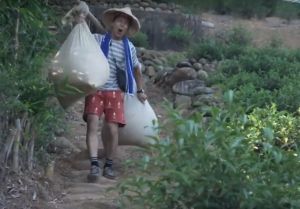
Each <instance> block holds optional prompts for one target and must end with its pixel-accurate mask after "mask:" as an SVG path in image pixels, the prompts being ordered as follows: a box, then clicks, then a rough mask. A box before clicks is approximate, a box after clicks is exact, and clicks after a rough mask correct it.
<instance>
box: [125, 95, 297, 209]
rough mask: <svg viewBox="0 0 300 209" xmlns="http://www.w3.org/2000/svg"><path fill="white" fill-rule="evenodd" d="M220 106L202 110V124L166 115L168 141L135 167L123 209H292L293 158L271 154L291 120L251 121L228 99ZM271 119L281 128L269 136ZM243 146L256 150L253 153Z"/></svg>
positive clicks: (294, 186) (294, 188) (294, 201)
mask: <svg viewBox="0 0 300 209" xmlns="http://www.w3.org/2000/svg"><path fill="white" fill-rule="evenodd" d="M225 98H226V101H227V102H226V103H225V104H226V105H225V107H224V109H223V110H221V109H218V108H208V109H207V111H209V112H210V115H211V117H210V118H209V119H208V120H204V119H205V118H204V116H203V115H204V114H203V113H200V112H198V113H196V114H193V115H192V116H191V117H189V118H183V117H182V116H181V115H180V114H179V113H178V112H177V111H175V110H172V109H169V111H170V112H169V113H170V115H169V121H168V122H167V123H166V125H167V127H168V135H167V136H166V137H164V138H160V139H157V144H155V145H153V147H151V148H150V150H149V154H147V155H145V156H144V158H142V159H140V160H139V161H138V162H137V163H136V164H134V165H135V170H136V176H132V177H131V178H129V179H127V180H126V181H124V182H122V183H120V185H119V189H120V193H121V197H122V198H124V200H125V201H124V204H125V205H124V206H123V207H122V208H126V200H127V202H130V205H129V206H128V205H127V206H128V207H127V208H132V205H137V208H141V207H143V208H146V209H152V208H153V209H154V208H155V209H169V208H178V209H179V208H180V209H182V208H195V209H196V208H203V209H206V208H207V209H212V208H214V209H226V208H228V209H232V208H246V209H250V208H251V209H253V208H266V209H267V208H279V209H281V208H282V209H285V208H290V209H292V208H297V207H298V204H299V198H300V191H299V188H298V183H297V182H299V180H300V179H299V175H298V170H299V169H300V165H299V154H300V153H299V150H298V149H297V148H295V149H294V150H290V151H285V150H284V149H281V148H279V147H277V146H273V142H274V141H273V140H274V138H275V137H276V136H278V135H277V133H278V132H277V131H279V132H280V130H281V128H284V125H286V124H285V123H286V122H288V121H290V118H288V117H287V118H286V119H287V120H286V119H279V118H282V116H283V114H281V113H278V114H277V113H276V111H273V112H272V113H271V114H267V115H273V116H271V117H270V118H269V117H268V116H267V117H263V116H262V115H260V114H259V113H258V112H255V113H254V115H253V116H256V117H255V118H256V120H254V119H253V116H251V117H248V116H247V114H245V112H244V111H243V109H244V108H240V106H238V105H237V104H235V99H234V95H233V92H232V91H229V92H227V93H226V95H225ZM267 112H268V110H264V113H267ZM260 116H262V117H260ZM273 117H274V118H277V120H276V121H277V122H279V124H280V125H279V124H278V125H276V127H275V126H273V127H272V128H274V129H272V128H271V126H269V124H268V122H267V121H269V122H270V123H272V122H273V121H272V118H273ZM266 118H268V119H266ZM274 118H273V119H274ZM259 119H264V121H265V122H266V123H260V120H259ZM254 121H255V122H254ZM275 123H276V122H274V123H273V124H275ZM258 124H259V127H258V126H257V125H258ZM276 124H277V123H276ZM294 125H295V124H294ZM256 127H257V129H256ZM289 127H291V126H289ZM295 127H296V126H294V128H293V130H295ZM162 130H164V126H163V127H162ZM288 130H291V129H288ZM250 133H251V134H252V135H251V134H250ZM281 133H284V134H287V135H289V137H292V136H294V135H293V134H292V132H289V131H283V132H281ZM294 133H295V132H294ZM255 134H256V135H255ZM250 139H253V140H261V142H263V143H262V146H261V150H260V153H258V152H257V151H256V150H255V149H254V147H253V146H252V145H253V143H249V140H250ZM263 139H265V140H263ZM150 153H151V154H150ZM292 168H293V169H292ZM162 202H163V203H164V204H161V203H162Z"/></svg>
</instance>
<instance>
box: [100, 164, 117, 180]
mask: <svg viewBox="0 0 300 209" xmlns="http://www.w3.org/2000/svg"><path fill="white" fill-rule="evenodd" d="M103 176H104V177H106V178H108V179H115V178H116V176H115V172H114V170H113V169H112V167H111V166H110V167H105V168H104V169H103Z"/></svg>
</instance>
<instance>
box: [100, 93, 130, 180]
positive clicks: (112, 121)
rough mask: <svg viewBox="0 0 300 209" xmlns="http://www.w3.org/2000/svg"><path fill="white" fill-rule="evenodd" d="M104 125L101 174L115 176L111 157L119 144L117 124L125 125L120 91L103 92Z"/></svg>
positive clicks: (109, 176) (113, 156)
mask: <svg viewBox="0 0 300 209" xmlns="http://www.w3.org/2000/svg"><path fill="white" fill-rule="evenodd" d="M105 98H106V99H105V101H106V103H105V107H104V112H105V123H104V124H105V126H104V127H103V129H102V131H103V133H102V140H103V144H104V148H105V157H106V160H105V164H104V170H103V176H105V177H107V178H115V174H114V172H113V169H112V164H113V159H115V157H116V155H117V149H118V144H119V126H124V125H125V119H124V94H123V93H122V92H121V91H110V92H106V93H105Z"/></svg>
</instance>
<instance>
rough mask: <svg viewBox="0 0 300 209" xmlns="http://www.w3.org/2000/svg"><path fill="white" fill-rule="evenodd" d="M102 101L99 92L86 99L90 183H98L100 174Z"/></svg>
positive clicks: (85, 117)
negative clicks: (99, 128) (99, 136)
mask: <svg viewBox="0 0 300 209" xmlns="http://www.w3.org/2000/svg"><path fill="white" fill-rule="evenodd" d="M102 99H103V98H102V94H101V92H97V93H95V94H92V95H89V96H87V97H86V98H85V107H84V114H83V119H84V120H85V121H86V123H87V131H86V145H87V149H88V153H89V156H90V160H91V169H90V173H89V175H88V181H89V182H95V181H97V180H98V177H99V174H100V167H99V162H98V126H99V117H100V116H101V114H102V113H103V101H102Z"/></svg>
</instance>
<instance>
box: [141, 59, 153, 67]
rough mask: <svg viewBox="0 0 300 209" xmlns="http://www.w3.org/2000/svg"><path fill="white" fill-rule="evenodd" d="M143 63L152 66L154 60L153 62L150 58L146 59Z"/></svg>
mask: <svg viewBox="0 0 300 209" xmlns="http://www.w3.org/2000/svg"><path fill="white" fill-rule="evenodd" d="M143 64H144V65H145V66H154V65H155V64H154V62H153V61H152V60H146V61H144V62H143Z"/></svg>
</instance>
